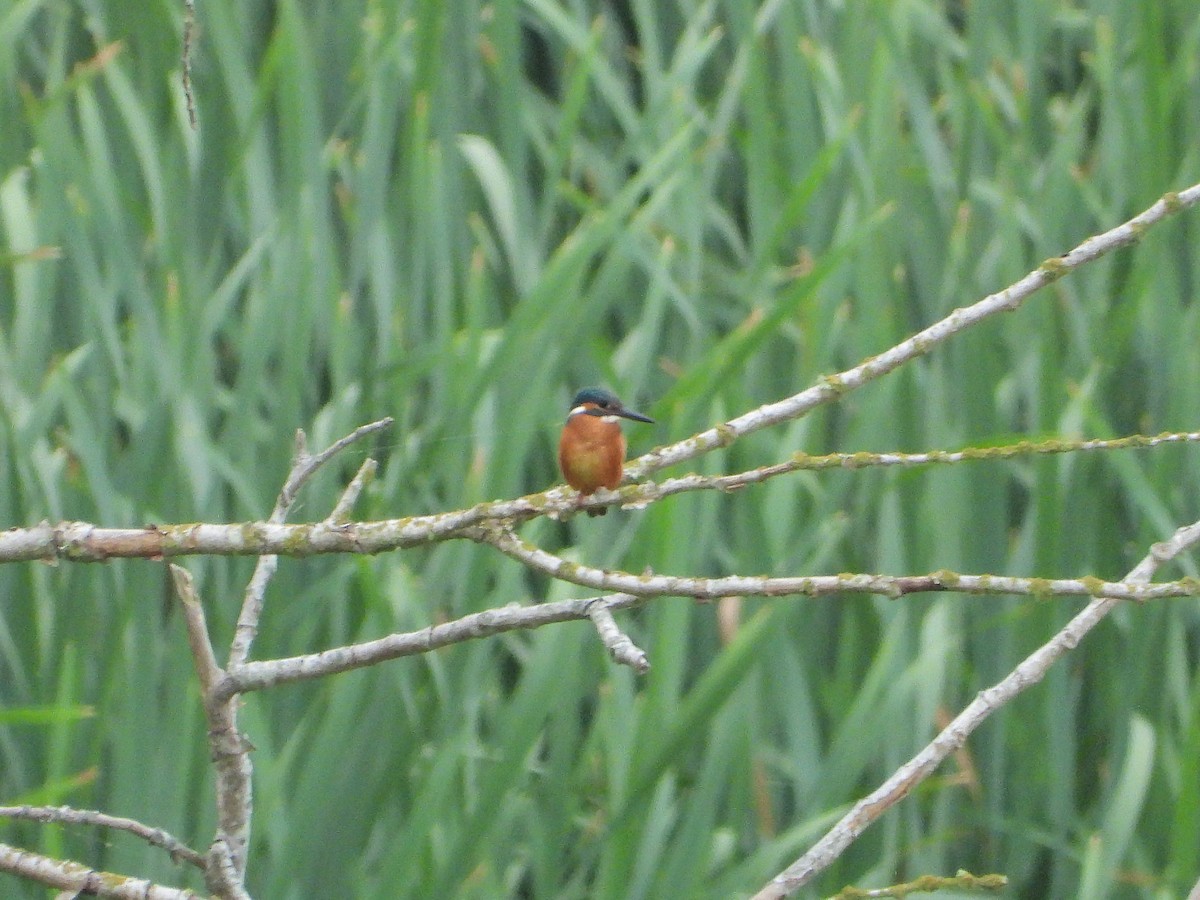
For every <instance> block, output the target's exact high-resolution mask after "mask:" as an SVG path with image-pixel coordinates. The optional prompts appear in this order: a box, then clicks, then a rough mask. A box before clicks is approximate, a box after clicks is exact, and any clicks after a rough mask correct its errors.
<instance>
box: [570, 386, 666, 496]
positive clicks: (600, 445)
mask: <svg viewBox="0 0 1200 900" xmlns="http://www.w3.org/2000/svg"><path fill="white" fill-rule="evenodd" d="M619 419H632V420H633V421H635V422H649V423H651V424H653V423H654V420H653V419H651V418H650V417H649V416H643V415H642V414H641V413H639V412H634V411H633V410H632V409H626V408H625V405H624V404H623V403H622V402H621V401H620V400H618V399H617V395H616V394H613V393H612V392H610V391H606V390H604V389H603V388H584V389H583V390H582V391H580V392H579V393H578V394H576V395H575V399H574V400H572V401H571V411H570V412H569V413H567V424H566V425H564V426H563V431H562V438H560V439H559V442H558V467H559V468H560V469H562V473H563V477H564V478H566V479H567V484H569V485H570V486H571V487H573V488H575V490H577V491H579V493H580V495H581V496H583V497H586V496H588V495H589V494H592V493H594V492H595V491H596V490H597V489H598V488H602V487H603V488H608V489H609V490H613V489H614V488H616V487H617V486H618V485H620V483H621V471H622V469H623V468H624V466H625V435H624V434H622V433H621V425H620V422H619ZM606 512H608V509H607V507H603V506H602V507H600V508H599V509H589V510H588V511H587V514H588V515H589V516H602V515H604V514H605V513H606Z"/></svg>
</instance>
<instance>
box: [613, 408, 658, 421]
mask: <svg viewBox="0 0 1200 900" xmlns="http://www.w3.org/2000/svg"><path fill="white" fill-rule="evenodd" d="M614 411H615V412H616V414H617V415H618V416H624V417H625V418H626V419H633V421H635V422H649V423H650V424H651V425H653V424H654V420H653V419H652V418H650V417H649V416H643V415H642V414H641V413H640V412H634V411H633V410H632V409H626V408H625V407H624V406H622V407H621V408H620V409H618V410H609V412H610V413H611V412H614Z"/></svg>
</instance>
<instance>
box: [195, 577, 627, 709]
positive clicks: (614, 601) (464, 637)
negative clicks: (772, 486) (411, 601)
mask: <svg viewBox="0 0 1200 900" xmlns="http://www.w3.org/2000/svg"><path fill="white" fill-rule="evenodd" d="M600 599H601V600H602V601H603V602H604V605H605V607H606V608H607V609H608V610H617V609H628V608H629V607H632V606H637V605H639V604H641V603H643V602H644V601H643V600H642V599H640V598H638V597H632V596H629V595H628V594H615V595H612V596H608V597H603V598H600ZM596 602H597V598H595V597H587V598H584V599H578V600H556V601H553V602H550V603H539V604H536V605H533V606H518V605H516V604H512V605H510V606H504V607H500V608H499V609H489V610H486V611H484V612H478V613H472V614H471V615H468V616H463V617H462V618H461V619H455V620H454V621H453V622H444V623H442V624H440V625H431V626H430V627H428V628H422V629H421V630H420V631H411V632H404V633H399V634H389V635H387V636H386V637H382V638H377V639H376V640H373V641H363V642H362V643H360V644H350V645H348V646H345V647H335V648H334V649H332V650H325V651H323V652H321V653H311V654H308V655H305V656H292V657H288V658H286V659H271V660H263V661H254V662H248V663H243V664H242V665H240V666H238V667H237V668H236V669H231V670H229V671H228V672H226V673H225V678H224V680H223V681H222V683H221V684H219V685H217V689H216V691H215V692H214V693H215V696H216V697H218V698H223V697H232V696H233V695H235V694H244V693H247V692H249V691H260V690H262V689H263V688H269V687H274V686H275V685H279V684H289V683H292V682H296V681H307V680H309V679H313V678H321V677H324V676H326V675H333V674H336V673H338V672H348V671H350V670H352V669H361V668H364V667H366V666H372V665H375V664H376V663H380V662H384V661H386V660H389V659H399V658H401V657H404V656H415V655H417V654H421V653H428V652H430V651H431V650H436V649H438V648H439V647H446V646H449V645H451V644H460V643H463V642H464V641H472V640H478V639H480V638H486V637H491V636H492V635H495V634H502V633H504V632H506V631H517V630H520V629H528V628H540V627H541V626H543V625H550V624H552V623H555V622H568V621H571V620H575V619H587V618H588V617H589V615H590V610H591V609H592V607H593V606H594V605H595V603H596Z"/></svg>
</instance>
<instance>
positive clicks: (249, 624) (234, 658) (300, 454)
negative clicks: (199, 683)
mask: <svg viewBox="0 0 1200 900" xmlns="http://www.w3.org/2000/svg"><path fill="white" fill-rule="evenodd" d="M392 422H393V419H391V418H390V417H388V418H383V419H380V420H378V421H376V422H371V423H370V424H368V425H362V426H360V427H359V428H356V429H354V431H352V432H350V433H349V434H348V435H346V436H345V437H343V438H341V439H340V440H338V441H335V442H334V443H332V444H330V445H329V446H328V447H326V448H325V449H324V450H322V451H321V452H320V453H317V454H315V455H310V454H309V453H308V449H307V439H306V438H305V435H304V432H303V431H300V430H298V431H297V432H296V453H295V456H294V457H293V460H292V468H291V471H289V472H288V477H287V479H286V480H285V481H284V484H283V488H282V489H281V490H280V492H279V496H278V498H277V499H276V500H275V508H274V509H273V510H272V511H271V515H270V517H269V518H268V519H267V522H268V523H269V524H271V525H276V526H278V525H282V523H283V520H284V519H285V518H286V517H287V514H288V510H290V509H291V508H292V504H293V503H295V501H296V495H297V494H298V493H299V492H300V488H302V487H303V486H304V484H305V482H307V481H308V479H310V478H311V477H312V476H313V475H315V474H316V472H317V470H318V469H320V468H321V466H323V465H324V464H325V463H327V462H328V461H329V460H330V459H332V458H333V457H334V455H335V454H337V453H339V452H341V451H342V450H344V449H346V448H347V447H349V446H350V445H351V444H353V443H354V442H355V441H358V440H361V439H362V438H364V437H367V436H368V435H371V434H374V433H375V432H377V431H381V430H383V429H384V428H387V427H389V426H390V425H391V424H392ZM360 471H361V469H360ZM344 496H345V495H343V498H344ZM325 524H326V525H327V526H330V527H332V523H329V522H326V523H325ZM278 564H279V558H278V555H277V554H274V553H268V554H265V555H263V556H260V557H259V558H258V563H257V564H256V565H255V567H254V573H253V574H252V575H251V576H250V581H249V582H248V583H247V585H246V593H245V595H244V596H243V598H242V609H241V612H240V613H239V614H238V621H237V627H236V628H235V629H234V632H233V643H232V645H231V646H230V648H229V665H230V666H231V667H232V666H238V665H241V664H242V663H244V662H245V661H246V660H247V659H248V658H249V656H250V646H251V644H253V643H254V638H255V636H256V635H257V634H258V622H259V619H260V618H261V617H262V607H263V597H264V596H265V595H266V590H267V584H268V583H269V582H270V580H271V576H272V575H274V574H275V568H276V566H278Z"/></svg>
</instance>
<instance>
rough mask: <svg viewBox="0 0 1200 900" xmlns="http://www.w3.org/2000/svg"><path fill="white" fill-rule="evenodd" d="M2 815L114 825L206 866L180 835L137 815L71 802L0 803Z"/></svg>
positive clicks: (12, 817)
mask: <svg viewBox="0 0 1200 900" xmlns="http://www.w3.org/2000/svg"><path fill="white" fill-rule="evenodd" d="M0 816H2V817H5V818H9V819H29V820H30V821H33V822H57V823H59V824H63V825H94V826H98V827H100V828H114V829H116V830H118V831H128V832H129V833H130V834H133V835H136V836H137V837H140V838H141V839H142V840H144V841H146V842H147V843H149V844H153V845H154V846H155V847H161V848H162V849H163V850H166V851H167V852H168V853H170V854H171V858H172V859H174V860H176V861H179V860H183V861H184V862H187V863H191V864H192V865H193V866H196V867H197V868H200V869H203V868H204V857H203V856H201V855H200V854H199V853H197V852H196V851H195V850H193V849H192V848H191V847H189V846H188V845H187V844H185V843H183V842H182V841H181V840H179V839H178V838H176V837H174V836H172V835H171V834H168V833H167V832H166V831H163V830H162V829H161V828H151V827H150V826H149V825H144V824H143V823H141V822H138V821H137V820H135V819H126V818H122V817H121V816H110V815H108V814H107V813H102V812H96V811H95V810H90V809H73V808H72V807H70V806H0Z"/></svg>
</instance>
